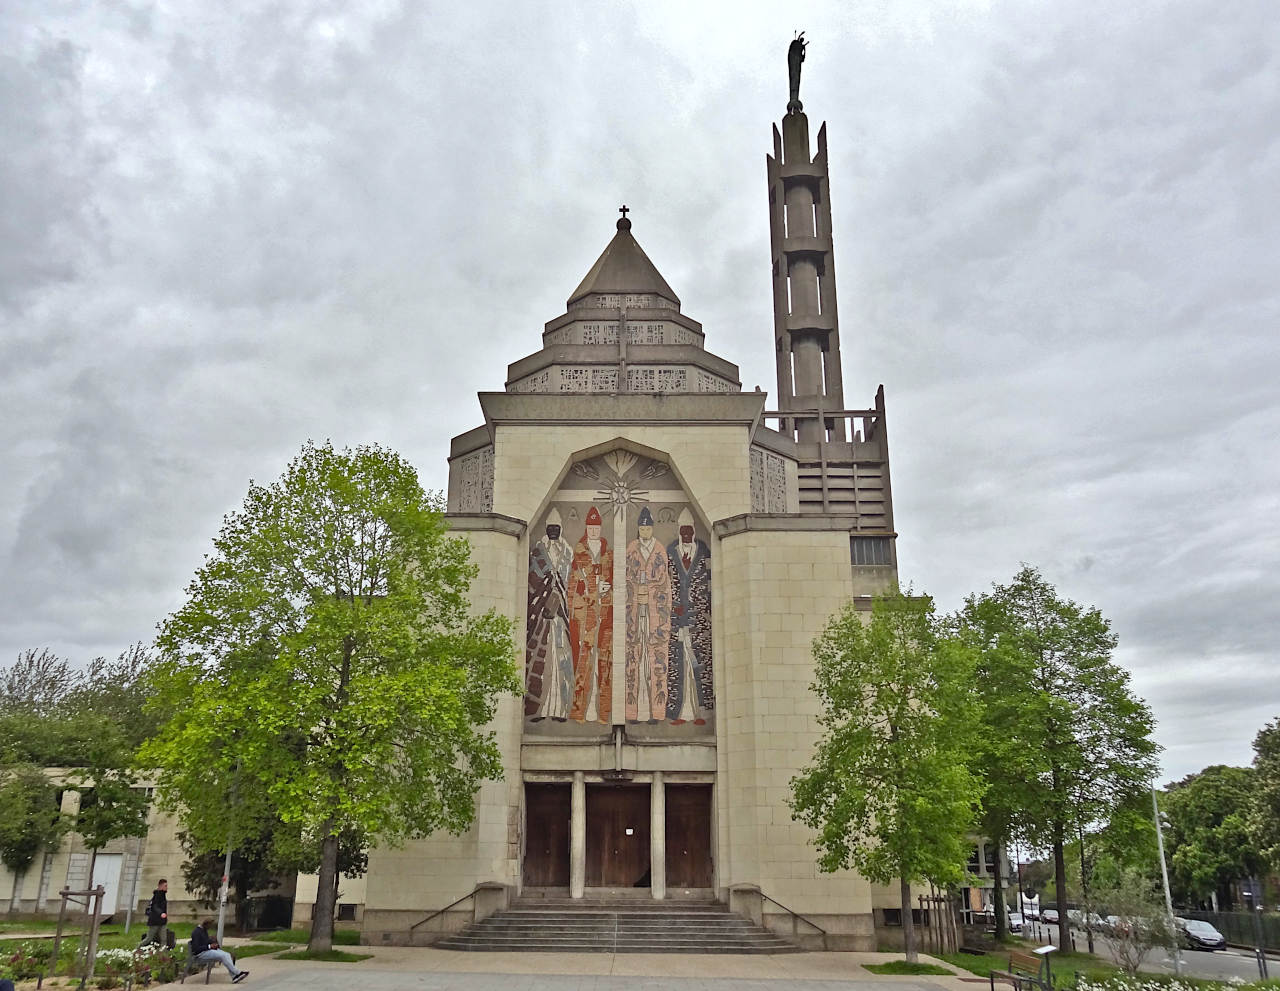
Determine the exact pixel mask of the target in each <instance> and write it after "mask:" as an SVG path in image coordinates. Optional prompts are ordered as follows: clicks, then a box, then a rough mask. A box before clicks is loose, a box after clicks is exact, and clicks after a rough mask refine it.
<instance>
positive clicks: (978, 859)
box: [968, 846, 982, 874]
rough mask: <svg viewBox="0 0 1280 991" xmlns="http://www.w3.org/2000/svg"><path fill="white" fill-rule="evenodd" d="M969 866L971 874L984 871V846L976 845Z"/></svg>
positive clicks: (970, 856)
mask: <svg viewBox="0 0 1280 991" xmlns="http://www.w3.org/2000/svg"><path fill="white" fill-rule="evenodd" d="M968 866H969V873H970V874H981V873H982V847H980V846H975V847H974V848H973V851H972V852H971V853H970V854H969V865H968Z"/></svg>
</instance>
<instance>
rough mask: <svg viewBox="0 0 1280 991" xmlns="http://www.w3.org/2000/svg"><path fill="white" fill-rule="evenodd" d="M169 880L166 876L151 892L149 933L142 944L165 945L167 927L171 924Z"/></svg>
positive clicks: (148, 919) (148, 912)
mask: <svg viewBox="0 0 1280 991" xmlns="http://www.w3.org/2000/svg"><path fill="white" fill-rule="evenodd" d="M168 891H169V882H168V881H166V880H165V879H164V878H161V879H160V882H159V883H158V884H157V885H156V890H155V891H153V892H151V901H149V902H147V934H146V935H145V936H143V937H142V942H141V943H140V944H139V945H140V946H147V945H149V944H151V943H159V944H160V945H161V946H164V945H165V927H166V926H167V925H168V924H169V895H168Z"/></svg>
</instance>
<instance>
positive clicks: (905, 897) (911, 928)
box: [898, 877, 919, 963]
mask: <svg viewBox="0 0 1280 991" xmlns="http://www.w3.org/2000/svg"><path fill="white" fill-rule="evenodd" d="M898 883H899V885H900V888H899V891H900V892H901V895H902V945H903V948H904V949H905V950H906V957H907V963H916V962H917V960H918V959H919V957H918V954H917V953H916V924H915V920H914V919H912V917H911V882H910V881H908V880H907V879H906V878H905V877H904V878H902V879H901V880H900V881H899V882H898Z"/></svg>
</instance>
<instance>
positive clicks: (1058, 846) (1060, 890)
mask: <svg viewBox="0 0 1280 991" xmlns="http://www.w3.org/2000/svg"><path fill="white" fill-rule="evenodd" d="M1064 831H1065V830H1064V827H1063V825H1062V823H1061V822H1055V823H1054V824H1053V886H1054V888H1055V889H1057V894H1058V949H1059V950H1060V951H1061V952H1063V953H1066V952H1067V951H1068V950H1070V949H1071V919H1070V918H1069V917H1068V916H1067V857H1066V854H1065V852H1064V850H1063V847H1064V846H1065V844H1064V842H1063V839H1062V834H1063V832H1064ZM1041 911H1042V912H1043V911H1044V909H1043V908H1042V909H1041Z"/></svg>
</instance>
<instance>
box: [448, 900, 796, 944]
mask: <svg viewBox="0 0 1280 991" xmlns="http://www.w3.org/2000/svg"><path fill="white" fill-rule="evenodd" d="M435 945H436V947H438V948H439V949H442V950H482V951H486V952H494V951H506V952H516V953H538V952H556V953H798V952H800V948H799V947H797V946H794V945H793V944H791V943H788V942H787V941H786V940H784V939H783V938H782V937H781V936H778V935H777V934H776V933H773V932H771V931H770V930H768V929H764V928H761V927H760V926H757V925H755V924H754V923H752V922H750V921H749V920H747V919H744V918H743V917H742V916H740V915H735V914H734V913H732V912H730V911H729V910H728V909H727V908H726V907H725V906H724V905H722V904H720V903H719V902H713V901H679V900H673V901H652V900H648V901H639V900H637V899H634V898H629V899H610V898H600V899H570V898H568V897H563V898H557V897H532V898H529V897H525V898H520V899H517V900H516V901H515V902H514V903H513V904H512V905H511V907H510V908H508V909H505V910H504V911H501V912H498V913H496V914H494V915H491V916H489V918H487V919H484V920H482V921H480V922H476V923H473V924H472V925H469V926H467V927H466V928H465V929H463V930H461V931H460V932H456V933H453V934H451V935H449V936H446V937H445V938H444V939H442V940H440V941H439V942H437V943H436V944H435Z"/></svg>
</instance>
